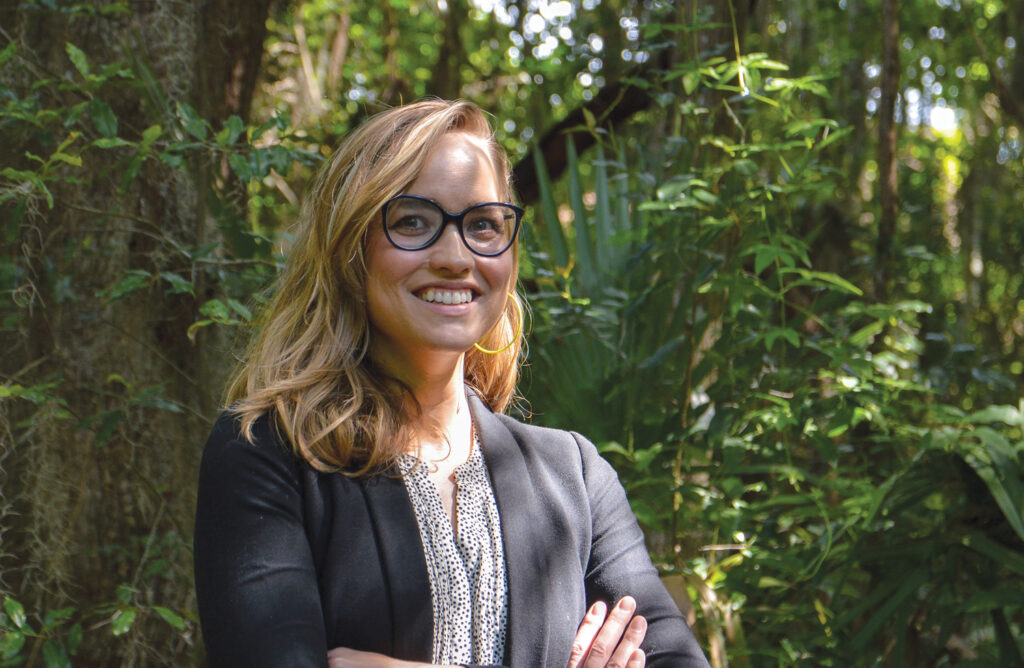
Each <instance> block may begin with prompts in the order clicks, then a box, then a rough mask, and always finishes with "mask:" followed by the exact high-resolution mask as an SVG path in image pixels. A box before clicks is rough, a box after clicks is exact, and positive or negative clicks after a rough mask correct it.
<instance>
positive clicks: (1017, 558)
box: [961, 533, 1024, 576]
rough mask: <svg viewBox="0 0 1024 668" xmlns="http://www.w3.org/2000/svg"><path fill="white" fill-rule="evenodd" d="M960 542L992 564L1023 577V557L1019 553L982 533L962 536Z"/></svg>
mask: <svg viewBox="0 0 1024 668" xmlns="http://www.w3.org/2000/svg"><path fill="white" fill-rule="evenodd" d="M961 542H962V543H963V544H964V545H965V546H967V547H969V548H971V549H972V550H974V551H975V552H978V553H979V554H983V555H985V556H986V557H988V558H989V559H991V560H992V561H993V562H994V564H999V565H1001V566H1005V567H1006V568H1009V569H1010V570H1011V571H1014V572H1015V573H1016V574H1017V575H1020V576H1024V555H1022V554H1021V553H1020V552H1017V551H1016V550H1011V549H1010V548H1008V547H1006V546H1005V545H1003V544H1002V543H997V542H996V541H994V540H992V539H991V538H989V537H988V536H986V535H984V534H982V533H972V534H970V535H967V536H964V537H963V539H962V540H961Z"/></svg>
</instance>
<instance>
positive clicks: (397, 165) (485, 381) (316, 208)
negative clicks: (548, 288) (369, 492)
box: [227, 100, 523, 476]
mask: <svg viewBox="0 0 1024 668" xmlns="http://www.w3.org/2000/svg"><path fill="white" fill-rule="evenodd" d="M449 132H465V133H468V134H470V135H474V136H476V137H479V138H481V139H483V140H484V141H485V142H486V144H487V146H488V148H489V153H490V156H491V160H492V161H493V163H494V167H495V172H496V173H497V174H498V177H499V179H500V183H499V184H498V188H499V192H500V194H501V195H502V197H503V198H504V200H505V201H507V202H512V201H513V200H512V197H513V193H512V187H511V173H510V170H509V165H508V159H507V158H506V156H505V153H504V151H503V150H502V149H501V147H500V146H499V145H498V144H497V142H496V141H495V140H494V135H493V131H492V130H491V127H490V124H489V123H488V121H487V118H486V116H485V115H484V113H483V112H482V111H481V110H480V109H479V108H478V107H476V106H475V105H473V104H471V103H469V102H464V101H455V102H449V101H444V100H425V101H421V102H417V103H414V104H409V105H406V106H403V107H396V108H394V109H390V110H388V111H384V112H381V113H379V114H376V115H374V116H372V117H371V118H370V119H369V120H367V121H366V122H365V123H364V124H363V125H361V126H360V127H359V128H357V129H356V130H355V131H354V132H352V133H351V134H350V135H349V136H348V138H347V139H346V140H345V141H344V143H343V144H342V145H341V146H340V147H339V148H338V150H337V151H336V152H335V153H334V155H333V156H332V157H331V159H330V161H329V162H328V163H327V164H326V165H324V167H323V168H322V169H321V171H320V173H319V175H318V177H317V179H316V181H315V183H314V186H313V189H312V191H311V192H310V194H309V195H308V197H307V198H306V201H305V205H304V208H303V211H302V214H301V218H300V221H299V224H298V227H299V230H298V237H297V239H296V241H295V244H294V246H293V248H292V250H291V253H290V255H289V257H288V262H287V264H286V266H285V269H284V271H283V272H282V274H281V276H280V277H279V279H278V281H277V283H276V285H275V289H274V296H273V298H272V299H271V301H270V303H269V304H268V306H267V308H266V310H265V312H264V313H263V314H262V317H261V321H262V327H261V329H260V331H259V332H258V334H257V335H256V336H255V337H254V338H253V339H252V341H251V342H250V344H249V347H248V350H247V351H246V354H245V355H244V357H243V358H242V360H241V362H240V364H239V366H238V369H237V370H236V372H235V375H234V377H233V379H232V381H231V383H230V385H229V389H228V392H227V403H228V404H229V405H230V410H231V411H232V412H233V413H235V414H236V415H237V416H238V417H239V418H240V420H241V426H242V433H243V434H244V435H245V437H246V438H248V439H250V440H251V439H252V428H253V424H254V423H255V421H256V420H257V419H258V418H259V417H260V416H262V415H265V414H269V415H271V416H272V418H273V419H274V420H275V422H276V425H277V427H278V430H279V431H280V432H281V433H282V434H283V435H284V436H285V437H286V438H287V440H288V441H289V442H290V443H291V446H292V448H293V450H294V451H295V452H296V454H298V455H299V456H300V457H302V458H303V459H305V460H306V461H307V462H309V464H310V465H311V466H313V467H314V468H316V469H318V470H320V471H342V472H344V473H346V474H347V475H353V476H361V475H369V474H372V473H377V472H380V471H383V470H385V469H387V468H388V467H390V466H391V465H392V464H393V463H394V462H395V460H396V459H397V457H398V456H399V455H401V454H402V453H403V452H405V451H406V450H407V447H408V444H409V443H411V442H412V441H411V438H412V430H411V427H410V425H411V424H412V422H413V421H414V420H415V419H416V418H417V417H418V413H419V408H418V405H417V404H416V402H415V399H414V398H413V397H412V395H411V392H410V391H409V390H408V388H407V387H406V386H405V385H404V384H402V383H401V382H400V381H399V380H397V379H396V378H393V377H391V376H389V375H387V374H386V373H385V372H384V371H383V370H382V369H381V368H380V367H379V366H376V365H374V363H373V360H372V359H371V358H370V356H369V355H368V351H369V344H370V337H371V336H372V335H373V333H372V331H371V328H370V323H369V316H368V314H367V309H366V263H365V258H364V239H365V237H366V230H367V227H368V226H369V225H371V224H373V223H375V222H377V221H379V220H380V209H381V206H382V205H383V203H384V202H385V201H387V200H388V199H390V198H391V197H393V196H395V195H397V194H399V193H401V192H403V191H404V190H405V189H406V188H407V187H408V186H409V185H410V184H411V183H412V182H413V181H415V180H416V177H417V176H418V175H419V173H420V170H421V169H422V167H423V163H424V161H425V159H426V156H427V154H428V153H429V152H430V150H431V149H432V148H433V147H434V146H435V145H436V144H437V142H438V140H439V139H440V138H441V137H442V136H443V135H445V134H446V133H449ZM511 252H512V253H513V255H514V258H515V262H514V268H513V273H512V281H513V282H512V284H513V285H515V282H516V279H517V276H518V271H519V249H518V243H517V244H516V245H515V246H514V247H513V248H512V251H511ZM513 300H519V297H517V296H516V295H514V294H513V295H512V297H511V298H510V299H508V300H507V302H506V305H505V310H504V312H503V313H502V315H501V317H500V318H499V320H498V322H497V323H496V324H495V326H494V327H493V328H492V329H491V330H490V331H489V332H488V333H487V335H486V336H485V337H484V339H483V340H481V341H480V342H479V343H480V345H481V346H482V347H484V348H488V349H491V350H496V349H499V348H501V347H502V346H504V345H505V344H506V343H508V341H509V340H511V339H512V338H513V337H515V341H514V342H513V344H512V345H511V346H510V347H509V348H508V349H506V350H504V351H502V352H500V353H498V354H493V355H491V354H485V353H482V352H480V351H479V350H477V349H476V348H471V349H470V350H468V351H467V352H466V356H465V361H464V365H463V366H464V373H465V381H466V384H467V385H468V386H469V387H470V388H472V389H473V391H474V392H475V393H476V394H477V396H479V397H480V398H481V399H482V400H483V401H484V403H485V404H487V406H488V407H489V408H490V409H491V410H493V411H497V412H502V411H504V410H505V409H506V408H507V407H508V405H509V402H510V401H511V400H512V398H513V394H514V392H515V387H516V382H517V380H518V376H519V366H520V356H521V354H523V335H522V331H521V328H520V322H519V319H520V317H521V315H520V313H519V312H518V309H517V305H516V304H515V303H513ZM519 303H520V304H521V303H522V301H520V302H519Z"/></svg>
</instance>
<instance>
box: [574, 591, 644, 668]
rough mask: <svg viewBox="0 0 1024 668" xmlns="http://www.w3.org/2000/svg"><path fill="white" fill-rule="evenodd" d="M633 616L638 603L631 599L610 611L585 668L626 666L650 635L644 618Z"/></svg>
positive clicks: (588, 655) (621, 600)
mask: <svg viewBox="0 0 1024 668" xmlns="http://www.w3.org/2000/svg"><path fill="white" fill-rule="evenodd" d="M634 612H636V601H635V600H633V597H631V596H624V597H623V598H621V599H620V600H619V602H618V603H617V604H616V605H615V607H614V608H612V609H611V611H610V612H609V613H608V618H607V619H606V620H605V621H604V624H602V626H601V630H600V631H598V633H597V637H595V638H594V641H593V643H592V644H591V645H590V651H589V653H588V654H587V655H586V658H585V660H584V663H583V666H584V667H585V668H604V667H605V666H607V665H609V663H610V664H612V665H618V666H625V665H626V663H627V661H629V660H631V658H632V654H633V651H634V650H636V649H637V648H638V647H639V646H640V643H641V642H643V639H644V636H645V635H646V634H647V620H645V619H644V618H643V617H636V618H634V617H633V613H634ZM631 620H632V621H631Z"/></svg>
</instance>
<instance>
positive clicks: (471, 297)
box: [366, 132, 515, 373]
mask: <svg viewBox="0 0 1024 668" xmlns="http://www.w3.org/2000/svg"><path fill="white" fill-rule="evenodd" d="M500 192H501V191H500V189H499V187H498V175H497V174H496V173H495V169H494V166H493V164H492V163H491V160H490V158H489V156H488V152H487V147H486V144H485V143H484V141H483V140H481V139H479V138H477V137H475V136H473V135H469V134H466V133H461V132H450V133H448V134H446V135H445V136H444V137H442V139H441V140H440V141H439V142H438V144H437V146H435V147H434V148H433V149H432V150H431V152H430V153H429V154H428V155H427V159H426V161H425V163H424V165H423V170H422V171H421V172H420V175H419V177H418V178H417V179H416V180H415V181H414V182H413V183H412V185H410V186H409V187H408V188H407V189H406V190H405V192H404V194H408V195H418V196H420V197H426V198H428V199H431V200H433V201H434V202H436V203H437V204H439V205H440V206H441V207H443V208H444V209H446V210H447V211H451V212H458V211H463V210H465V209H467V208H468V207H470V206H472V205H474V204H479V203H481V202H497V201H501V200H502V197H501V195H500ZM513 252H514V251H513V249H511V248H510V249H509V250H507V251H505V252H504V253H502V254H501V255H498V256H496V257H482V256H480V255H476V254H474V253H472V252H471V251H470V250H469V249H468V248H466V246H465V244H464V243H463V242H462V239H461V238H460V237H459V231H458V230H457V229H456V226H455V225H447V226H446V227H445V228H444V231H443V232H442V234H441V238H440V239H438V240H437V241H436V242H435V243H434V244H433V245H431V246H428V247H427V248H424V249H422V250H416V251H409V250H402V249H399V248H396V247H395V246H393V245H392V244H391V242H390V241H388V239H387V237H386V236H385V234H384V230H383V228H382V226H381V222H380V218H379V216H378V219H377V220H376V221H374V222H373V223H372V224H371V225H370V227H369V231H368V232H367V247H366V266H367V270H368V272H367V273H368V275H367V284H366V296H367V308H368V311H369V316H370V326H371V345H370V354H371V355H372V357H373V358H374V359H375V360H376V361H378V362H381V363H384V364H385V365H387V366H388V367H390V368H392V369H393V370H394V371H396V372H398V373H401V372H402V371H404V370H415V369H416V368H423V366H424V364H430V363H431V361H432V360H437V361H439V360H441V359H442V357H443V355H444V354H445V353H451V354H454V355H461V354H462V353H464V352H466V351H467V350H468V349H470V348H471V347H472V346H473V344H474V343H476V342H477V341H479V340H480V339H481V338H482V337H483V336H484V334H486V333H487V332H488V331H489V330H490V329H491V328H492V327H493V326H494V325H495V323H496V322H497V321H498V318H499V316H500V315H501V313H502V310H503V309H504V307H505V300H506V299H508V292H509V290H510V289H511V287H512V286H511V283H512V272H513V269H514V263H515V260H514V256H513ZM445 302H450V303H445Z"/></svg>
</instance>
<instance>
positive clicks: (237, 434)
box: [201, 408, 303, 479]
mask: <svg viewBox="0 0 1024 668" xmlns="http://www.w3.org/2000/svg"><path fill="white" fill-rule="evenodd" d="M302 464H303V462H302V461H301V460H300V459H299V458H298V457H297V456H296V455H295V453H294V452H293V451H292V449H291V447H290V445H289V444H288V441H287V439H286V438H285V437H284V436H283V435H282V434H281V433H280V431H279V429H278V427H277V424H276V421H275V420H274V418H273V416H272V415H269V414H266V413H265V414H263V415H260V416H259V417H257V418H256V419H255V420H254V421H253V423H252V425H251V426H250V427H249V429H248V430H246V429H245V426H244V421H243V418H242V416H241V415H240V414H239V413H238V412H236V411H234V410H232V409H231V408H227V409H225V410H223V411H222V412H221V414H220V415H219V416H218V417H217V420H216V421H215V422H214V423H213V428H212V429H211V430H210V436H209V437H208V438H207V439H206V445H205V446H204V447H203V459H202V465H201V470H202V471H211V470H217V471H221V472H223V473H231V472H233V474H234V475H237V474H239V473H242V472H250V473H251V472H255V471H258V470H263V471H267V470H274V471H276V472H277V473H278V474H279V475H281V474H284V475H286V476H287V477H289V478H293V479H294V478H297V477H298V474H299V471H300V470H301V469H302Z"/></svg>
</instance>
